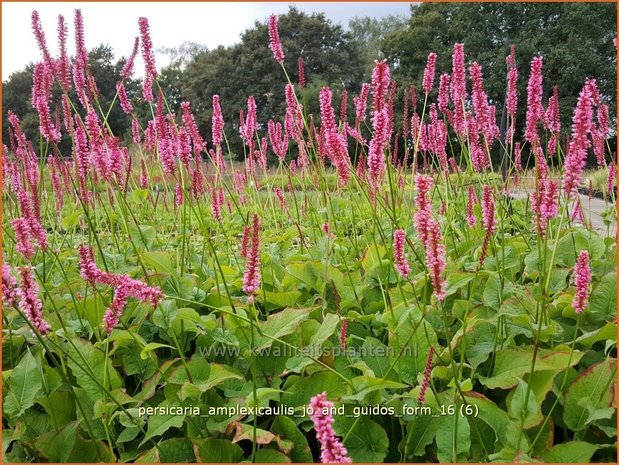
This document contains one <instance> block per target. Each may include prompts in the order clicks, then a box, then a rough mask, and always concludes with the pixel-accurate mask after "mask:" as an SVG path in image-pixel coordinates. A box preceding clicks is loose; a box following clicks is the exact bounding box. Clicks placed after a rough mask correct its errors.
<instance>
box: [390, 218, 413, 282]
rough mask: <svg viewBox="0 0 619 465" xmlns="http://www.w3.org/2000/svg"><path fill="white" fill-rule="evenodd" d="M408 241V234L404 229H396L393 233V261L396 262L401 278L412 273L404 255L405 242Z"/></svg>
mask: <svg viewBox="0 0 619 465" xmlns="http://www.w3.org/2000/svg"><path fill="white" fill-rule="evenodd" d="M405 241H406V234H405V233H404V231H403V230H402V229H396V230H395V231H394V232H393V259H394V261H395V267H396V269H397V270H398V273H400V276H402V277H403V278H406V277H407V276H408V275H409V273H410V272H411V268H410V266H409V264H408V261H407V260H406V256H405V255H404V242H405Z"/></svg>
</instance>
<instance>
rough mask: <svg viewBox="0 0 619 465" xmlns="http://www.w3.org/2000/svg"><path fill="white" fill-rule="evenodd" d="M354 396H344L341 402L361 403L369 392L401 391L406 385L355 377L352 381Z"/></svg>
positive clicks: (380, 379)
mask: <svg viewBox="0 0 619 465" xmlns="http://www.w3.org/2000/svg"><path fill="white" fill-rule="evenodd" d="M352 385H353V389H354V390H355V394H354V395H350V396H346V397H344V398H343V400H352V401H361V400H363V399H364V398H365V396H366V395H367V394H369V393H370V392H374V391H378V390H380V389H402V388H405V387H407V385H406V384H402V383H396V382H395V381H388V380H386V379H382V378H368V377H367V376H357V377H355V378H353V379H352Z"/></svg>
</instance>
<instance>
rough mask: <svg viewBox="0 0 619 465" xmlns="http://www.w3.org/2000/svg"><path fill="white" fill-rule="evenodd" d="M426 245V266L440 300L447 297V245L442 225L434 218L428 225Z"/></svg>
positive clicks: (435, 293)
mask: <svg viewBox="0 0 619 465" xmlns="http://www.w3.org/2000/svg"><path fill="white" fill-rule="evenodd" d="M425 246H426V266H427V267H428V271H429V273H430V279H431V280H432V286H433V287H434V295H436V298H437V299H438V300H439V301H442V300H444V299H445V295H446V293H445V281H444V279H443V273H444V272H445V266H446V261H445V245H444V244H443V236H442V234H441V226H440V224H439V222H438V221H436V220H435V219H434V218H430V219H429V221H428V226H427V240H426V243H425Z"/></svg>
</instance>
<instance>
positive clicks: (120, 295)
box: [79, 246, 163, 333]
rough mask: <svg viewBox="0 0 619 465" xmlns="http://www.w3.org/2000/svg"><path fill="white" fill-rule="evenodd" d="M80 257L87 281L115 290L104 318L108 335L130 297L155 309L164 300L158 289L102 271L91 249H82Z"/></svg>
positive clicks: (121, 275)
mask: <svg viewBox="0 0 619 465" xmlns="http://www.w3.org/2000/svg"><path fill="white" fill-rule="evenodd" d="M79 255H80V273H81V275H82V277H83V278H84V279H85V280H86V281H88V282H89V283H90V284H92V285H95V284H106V285H108V286H110V287H113V288H114V299H113V300H112V303H111V305H110V306H109V308H108V309H107V311H106V312H105V315H104V316H103V327H104V329H105V330H106V331H107V332H108V333H111V332H112V330H113V329H114V327H115V326H116V325H117V324H118V321H119V320H120V317H121V315H122V312H123V310H124V309H125V305H126V303H127V298H128V297H133V298H134V299H138V300H140V301H142V302H150V303H151V304H152V305H153V306H155V307H156V306H157V305H158V304H159V302H160V301H161V299H163V292H161V289H159V288H158V287H151V286H147V285H146V284H144V283H143V282H141V281H138V280H137V279H133V278H131V277H129V276H128V275H126V274H112V273H108V272H106V271H102V270H100V269H99V268H98V267H97V265H96V263H95V261H94V255H93V251H92V249H91V248H90V247H84V246H82V247H80V248H79Z"/></svg>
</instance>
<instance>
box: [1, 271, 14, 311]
mask: <svg viewBox="0 0 619 465" xmlns="http://www.w3.org/2000/svg"><path fill="white" fill-rule="evenodd" d="M16 287H17V280H16V279H15V277H14V276H13V275H12V274H11V267H10V266H9V265H7V264H6V263H3V264H2V303H4V304H6V305H7V306H9V307H12V306H14V305H15V304H16V303H17V292H16V290H15V288H16Z"/></svg>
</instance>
